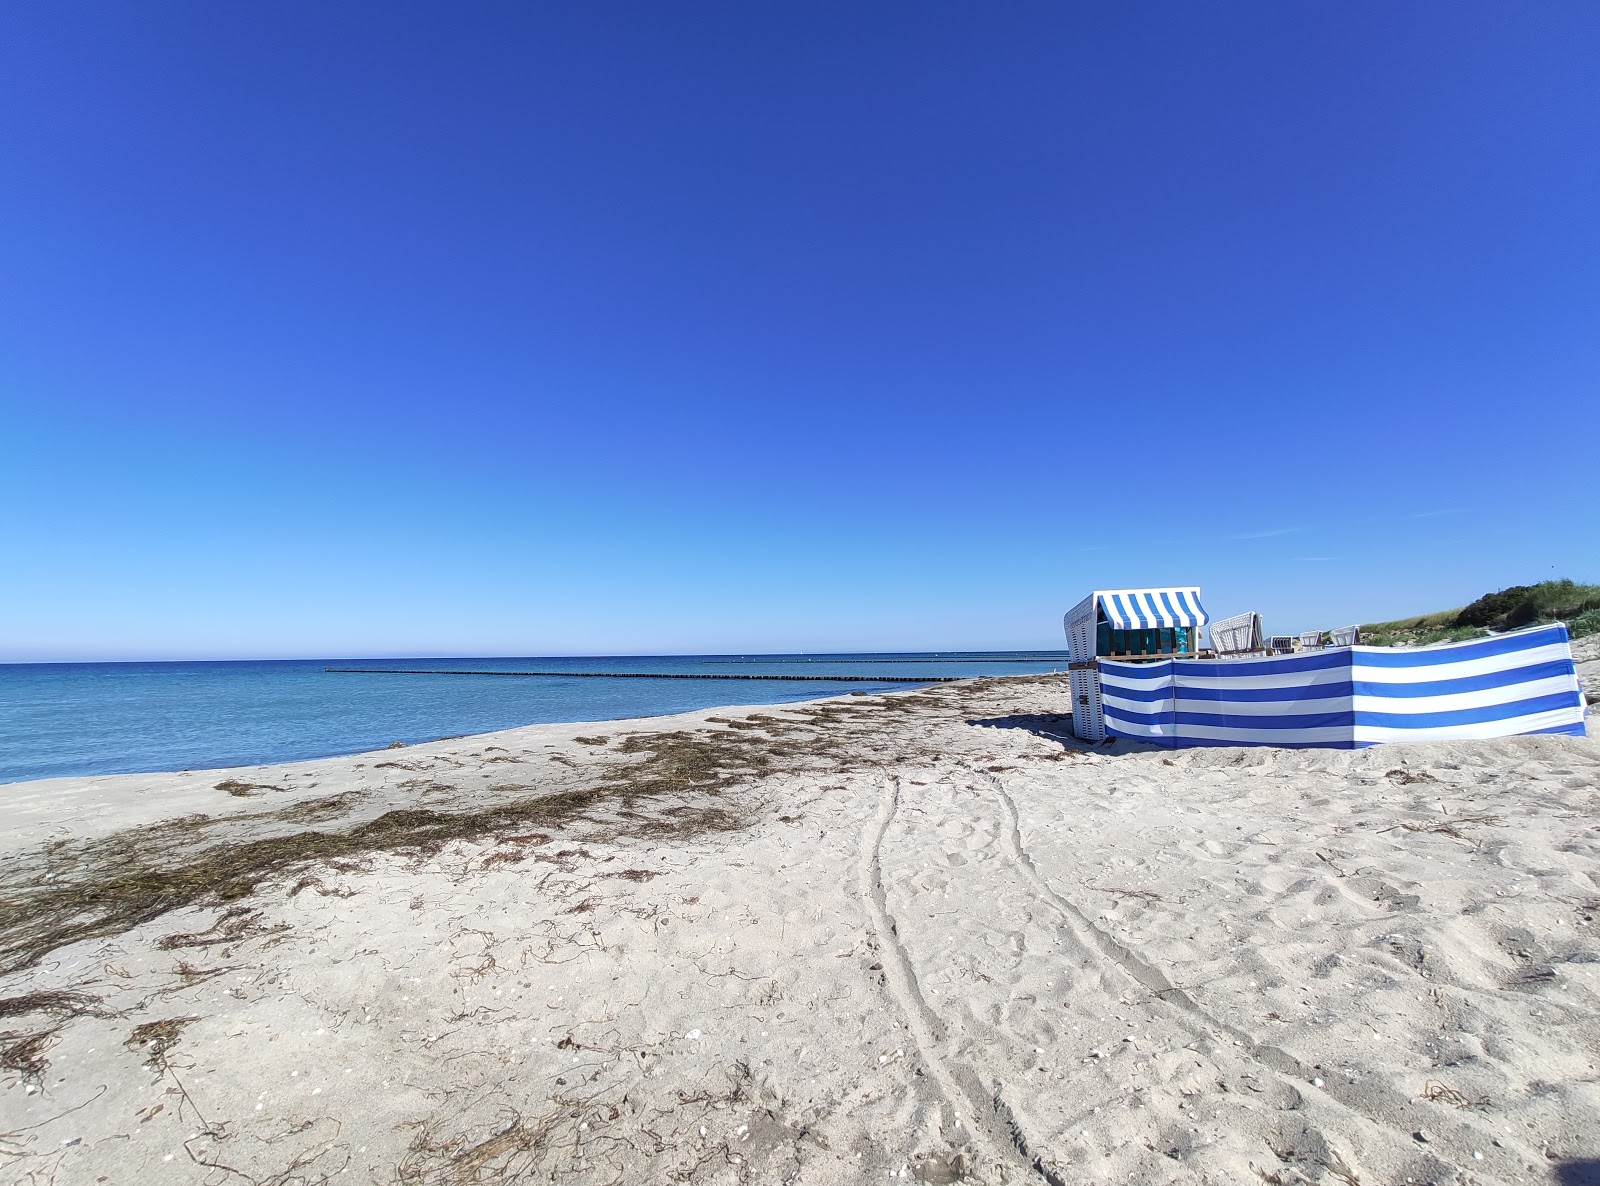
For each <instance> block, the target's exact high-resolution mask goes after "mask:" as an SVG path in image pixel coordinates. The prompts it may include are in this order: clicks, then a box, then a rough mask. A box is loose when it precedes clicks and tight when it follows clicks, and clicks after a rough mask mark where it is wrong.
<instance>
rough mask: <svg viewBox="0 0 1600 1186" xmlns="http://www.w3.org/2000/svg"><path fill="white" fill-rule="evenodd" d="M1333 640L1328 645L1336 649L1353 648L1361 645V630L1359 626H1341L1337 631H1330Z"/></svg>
mask: <svg viewBox="0 0 1600 1186" xmlns="http://www.w3.org/2000/svg"><path fill="white" fill-rule="evenodd" d="M1328 633H1329V635H1330V636H1331V637H1332V638H1333V642H1332V643H1331V644H1330V645H1332V646H1336V647H1354V646H1360V645H1361V628H1360V627H1359V626H1341V627H1339V629H1337V630H1330V631H1329V632H1328Z"/></svg>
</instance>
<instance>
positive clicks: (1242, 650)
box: [1211, 611, 1266, 655]
mask: <svg viewBox="0 0 1600 1186" xmlns="http://www.w3.org/2000/svg"><path fill="white" fill-rule="evenodd" d="M1211 649H1212V650H1214V651H1216V652H1217V654H1219V655H1250V654H1254V653H1255V652H1257V651H1261V650H1265V649H1266V645H1265V643H1264V642H1263V641H1262V638H1261V615H1260V614H1258V613H1255V612H1254V611H1252V612H1250V613H1247V614H1235V615H1234V616H1233V617H1231V618H1223V619H1222V620H1221V621H1220V622H1213V623H1211Z"/></svg>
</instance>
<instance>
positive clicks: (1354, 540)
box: [0, 0, 1600, 660]
mask: <svg viewBox="0 0 1600 1186" xmlns="http://www.w3.org/2000/svg"><path fill="white" fill-rule="evenodd" d="M5 25H6V29H5V33H4V36H3V38H0V413H3V420H0V459H3V464H0V539H3V548H0V556H3V559H0V659H11V660H31V659H56V658H122V657H189V656H218V657H232V656H278V655H303V656H323V655H360V654H400V655H404V654H445V655H450V654H541V653H545V654H548V653H580V654H581V653H606V652H621V653H638V652H675V651H676V652H700V651H716V652H724V651H734V652H737V651H792V650H802V649H806V650H837V649H860V648H871V649H878V648H891V649H913V648H955V647H1011V646H1018V647H1024V646H1026V647H1032V646H1059V645H1061V642H1062V640H1061V634H1060V616H1061V613H1062V611H1063V610H1065V609H1066V608H1067V607H1068V606H1069V605H1070V604H1071V603H1072V602H1074V601H1076V600H1077V599H1078V598H1079V597H1080V596H1081V595H1082V594H1083V593H1084V592H1086V591H1087V590H1088V589H1090V588H1093V587H1095V586H1122V585H1141V584H1151V583H1156V584H1170V583H1184V584H1190V583H1194V584H1199V585H1201V586H1202V588H1203V590H1204V594H1205V600H1206V602H1207V603H1208V605H1209V607H1210V608H1211V610H1212V611H1213V613H1216V614H1224V613H1230V612H1237V611H1239V610H1242V609H1246V608H1258V609H1261V610H1262V611H1263V612H1264V613H1265V614H1266V615H1267V618H1268V625H1269V627H1271V628H1274V629H1291V628H1293V629H1299V628H1302V627H1311V626H1324V627H1326V626H1333V625H1337V624H1340V623H1342V622H1344V621H1348V620H1359V619H1371V618H1376V617H1387V616H1392V615H1395V614H1400V613H1404V612H1407V611H1420V610H1424V609H1430V608H1435V607H1438V606H1440V605H1445V604H1459V603H1460V602H1462V601H1464V600H1467V599H1469V598H1471V597H1473V596H1475V595H1477V594H1478V593H1480V592H1482V591H1484V590H1485V589H1489V588H1498V587H1500V586H1501V585H1505V584H1511V583H1521V582H1523V581H1527V580H1536V579H1541V578H1543V577H1547V576H1552V575H1571V576H1573V577H1576V578H1579V579H1597V578H1600V498H1597V494H1600V466H1597V465H1596V462H1595V448H1596V446H1595V441H1596V432H1597V427H1600V416H1597V413H1596V408H1597V405H1600V400H1597V399H1596V390H1597V380H1600V216H1597V211H1600V135H1597V130H1600V127H1597V125H1600V6H1597V5H1595V4H1594V3H1592V0H1581V2H1577V3H1560V2H1550V3H1540V4H1536V5H1513V4H1503V3H1496V4H1472V3H1454V2H1452V3H1432V4H1429V3H1404V4H1392V3H1356V4H1339V5H1331V4H1324V5H1316V6H1313V5H1298V4H1296V5H1285V4H1278V3H1265V2H1263V3H1258V4H1220V5H1186V4H1176V3H1173V4H1155V5H1107V4H1083V5H1062V4H1056V3H1049V4H1006V5H999V6H995V5H973V4H967V3H960V4H956V3H925V2H918V3H905V4H873V5H857V4H804V5H800V4H792V5H770V4H747V3H727V4H657V3H645V4H592V5H590V4H547V5H534V4H523V3H515V4H511V3H507V4H487V3H486V4H469V5H442V4H437V5H415V4H404V3H401V4H395V3H385V4H381V5H380V4H354V3H350V4H326V3H303V4H295V3H274V4H256V5H232V4H202V3H189V4H162V3H150V2H141V3H136V4H125V3H116V4H72V3H63V4H16V5H12V6H10V7H9V8H8V10H7V13H6V17H5Z"/></svg>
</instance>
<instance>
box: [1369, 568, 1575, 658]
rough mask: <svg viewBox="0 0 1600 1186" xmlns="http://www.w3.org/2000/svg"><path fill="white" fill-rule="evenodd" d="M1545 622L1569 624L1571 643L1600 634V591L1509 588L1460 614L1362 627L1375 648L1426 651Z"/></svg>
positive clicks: (1569, 585) (1570, 585) (1564, 584)
mask: <svg viewBox="0 0 1600 1186" xmlns="http://www.w3.org/2000/svg"><path fill="white" fill-rule="evenodd" d="M1542 622H1565V623H1566V624H1567V630H1568V631H1569V632H1570V633H1571V635H1572V637H1573V638H1582V637H1583V636H1584V635H1586V634H1595V633H1600V585H1583V584H1579V583H1578V582H1576V581H1571V580H1559V581H1541V582H1539V583H1538V584H1537V585H1511V586H1509V587H1508V588H1505V589H1501V590H1499V591H1498V592H1495V593H1485V594H1484V595H1483V596H1482V597H1480V598H1478V599H1477V600H1476V601H1474V602H1472V603H1471V604H1470V605H1464V606H1460V607H1458V608H1456V609H1445V610H1436V611H1434V612H1433V613H1428V614H1419V615H1418V616H1416V617H1414V618H1396V619H1395V620H1394V621H1391V622H1371V623H1369V624H1367V625H1365V626H1362V627H1361V637H1362V641H1363V642H1367V643H1370V644H1371V645H1373V646H1427V645H1429V644H1431V643H1436V642H1458V641H1460V640H1462V639H1467V638H1480V637H1482V636H1483V635H1484V634H1485V633H1486V632H1488V631H1495V632H1500V631H1505V630H1519V629H1521V628H1522V627H1524V626H1534V625H1538V624H1540V623H1542Z"/></svg>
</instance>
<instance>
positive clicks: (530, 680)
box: [0, 651, 1067, 783]
mask: <svg viewBox="0 0 1600 1186" xmlns="http://www.w3.org/2000/svg"><path fill="white" fill-rule="evenodd" d="M1066 665H1067V655H1066V652H1064V651H1026V652H1017V651H1005V652H993V651H990V652H924V653H918V654H852V655H692V656H671V657H661V656H650V657H619V656H607V657H605V658H574V657H570V656H569V657H562V658H540V657H527V656H520V657H505V658H471V659H450V658H444V659H440V658H429V659H287V660H266V661H259V662H256V661H242V662H200V663H15V664H0V783H10V782H21V781H25V780H29V779H37V778H60V777H66V776H74V775H94V774H130V773H138V772H144V771H159V770H202V769H213V768H217V767H227V766H256V765H265V764H267V763H272V762H289V761H298V760H303V759H307V758H322V757H331V756H333V755H336V754H351V753H361V752H363V751H366V750H373V749H380V748H382V747H384V746H386V745H389V744H390V743H392V742H396V741H401V742H405V743H406V744H408V745H411V744H415V743H417V742H423V741H437V740H439V739H440V738H446V737H459V736H465V735H469V734H473V733H487V732H490V731H491V730H495V729H509V728H512V727H514V726H517V725H533V724H542V723H551V722H564V721H615V720H626V719H629V718H633V717H648V716H660V715H663V714H667V713H676V712H689V711H691V710H694V709H701V708H714V707H720V706H723V705H730V704H781V703H786V702H792V701H799V700H809V699H815V698H818V697H823V696H838V695H841V694H843V693H847V692H866V693H875V692H886V691H890V690H894V689H903V688H914V687H916V686H917V684H918V681H924V682H925V681H930V680H932V679H934V678H937V677H944V676H957V677H961V678H971V677H974V676H980V675H1018V674H1026V673H1033V672H1049V671H1065V670H1066ZM330 668H332V669H340V668H344V669H350V668H359V669H362V670H361V671H359V672H357V671H349V670H343V671H341V670H329V669H330ZM487 672H540V673H545V674H538V675H502V676H494V675H488V674H475V673H487ZM412 673H417V674H412ZM639 674H655V675H679V676H684V675H687V676H706V677H710V678H694V679H636V678H628V677H629V676H633V675H639ZM771 675H782V676H805V677H808V678H807V679H805V680H772V681H767V680H758V679H751V678H747V677H750V676H771ZM739 677H746V678H739ZM841 677H852V678H850V679H848V680H847V679H842V678H841ZM906 681H909V682H906Z"/></svg>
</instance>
